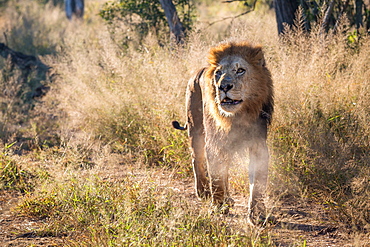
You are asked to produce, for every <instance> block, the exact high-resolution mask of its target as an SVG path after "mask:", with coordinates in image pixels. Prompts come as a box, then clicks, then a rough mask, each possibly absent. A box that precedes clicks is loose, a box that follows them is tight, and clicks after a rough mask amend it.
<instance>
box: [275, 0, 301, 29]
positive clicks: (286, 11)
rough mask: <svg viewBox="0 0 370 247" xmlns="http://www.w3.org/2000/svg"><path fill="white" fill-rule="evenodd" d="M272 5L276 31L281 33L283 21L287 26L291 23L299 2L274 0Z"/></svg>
mask: <svg viewBox="0 0 370 247" xmlns="http://www.w3.org/2000/svg"><path fill="white" fill-rule="evenodd" d="M274 6H275V13H276V22H277V26H278V32H279V34H282V33H283V32H284V23H285V24H287V25H288V26H292V25H293V23H294V18H295V13H296V11H297V10H298V6H299V3H298V1H295V0H274Z"/></svg>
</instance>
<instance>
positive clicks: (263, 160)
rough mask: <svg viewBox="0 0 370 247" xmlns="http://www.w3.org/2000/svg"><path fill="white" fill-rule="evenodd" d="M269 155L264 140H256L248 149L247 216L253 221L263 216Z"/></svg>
mask: <svg viewBox="0 0 370 247" xmlns="http://www.w3.org/2000/svg"><path fill="white" fill-rule="evenodd" d="M268 164H269V153H268V148H267V145H266V141H265V140H258V141H257V142H256V143H255V144H253V146H252V147H251V148H250V164H249V183H250V184H249V188H250V189H249V191H250V192H249V202H248V206H249V209H248V215H249V218H250V219H251V220H252V221H254V220H256V218H258V217H264V216H265V211H266V209H265V205H264V199H265V196H266V187H267V178H268Z"/></svg>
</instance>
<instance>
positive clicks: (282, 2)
mask: <svg viewBox="0 0 370 247" xmlns="http://www.w3.org/2000/svg"><path fill="white" fill-rule="evenodd" d="M274 7H275V13H276V21H277V25H278V32H279V34H281V33H283V32H284V25H287V26H288V27H289V26H292V25H293V24H294V19H295V17H296V16H295V15H296V13H297V10H298V8H299V7H300V8H301V9H302V16H301V18H303V21H304V24H305V28H306V30H307V31H309V30H310V26H311V24H312V23H314V22H318V21H320V22H321V29H322V30H323V31H328V30H329V29H335V28H336V26H337V24H338V22H339V21H340V20H341V19H342V17H343V16H346V17H347V18H348V20H349V24H350V26H353V27H355V28H356V29H357V31H360V30H361V29H365V30H369V29H370V10H369V8H370V5H369V4H365V3H364V1H363V0H355V1H349V0H344V1H336V0H320V1H314V0H274Z"/></svg>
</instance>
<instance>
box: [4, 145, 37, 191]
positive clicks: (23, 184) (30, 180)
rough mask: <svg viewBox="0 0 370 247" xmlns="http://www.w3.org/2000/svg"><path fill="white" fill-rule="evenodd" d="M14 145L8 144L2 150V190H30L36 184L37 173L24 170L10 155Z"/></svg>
mask: <svg viewBox="0 0 370 247" xmlns="http://www.w3.org/2000/svg"><path fill="white" fill-rule="evenodd" d="M13 145H14V143H13V144H10V145H6V146H5V148H4V149H3V150H2V151H1V152H0V191H1V190H15V191H19V192H21V193H25V192H30V191H32V190H33V188H34V186H35V175H34V174H32V173H31V172H29V171H27V170H23V169H22V168H21V167H20V166H19V165H17V163H16V162H15V161H14V160H13V159H12V158H11V157H10V156H9V155H8V150H9V149H10V148H11V147H12V146H13Z"/></svg>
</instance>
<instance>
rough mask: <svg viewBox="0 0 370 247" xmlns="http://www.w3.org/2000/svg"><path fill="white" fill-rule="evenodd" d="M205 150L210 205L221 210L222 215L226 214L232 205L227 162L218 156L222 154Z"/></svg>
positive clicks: (211, 149) (212, 150)
mask: <svg viewBox="0 0 370 247" xmlns="http://www.w3.org/2000/svg"><path fill="white" fill-rule="evenodd" d="M206 149H207V161H208V173H209V177H210V187H211V192H212V204H213V205H215V206H217V207H219V208H220V209H222V211H223V212H224V213H227V212H228V207H230V206H232V204H233V202H232V200H231V198H230V196H229V185H228V178H229V175H228V170H229V162H228V159H227V158H226V157H222V156H221V155H218V154H219V153H222V152H216V151H215V150H214V149H213V148H206Z"/></svg>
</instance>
